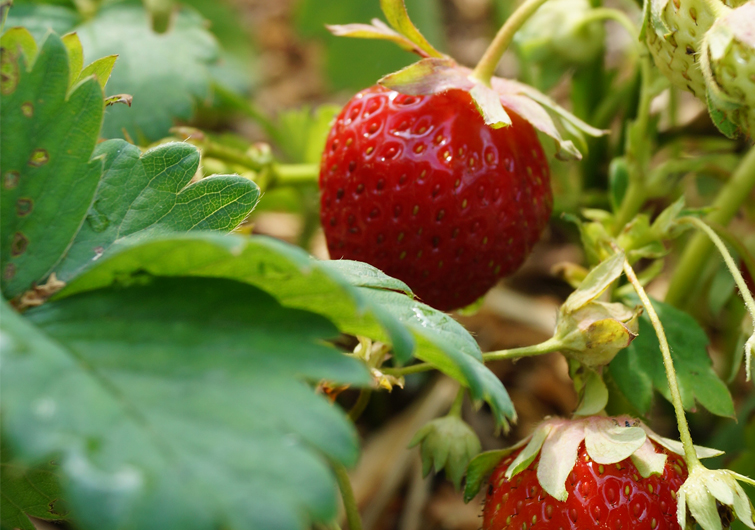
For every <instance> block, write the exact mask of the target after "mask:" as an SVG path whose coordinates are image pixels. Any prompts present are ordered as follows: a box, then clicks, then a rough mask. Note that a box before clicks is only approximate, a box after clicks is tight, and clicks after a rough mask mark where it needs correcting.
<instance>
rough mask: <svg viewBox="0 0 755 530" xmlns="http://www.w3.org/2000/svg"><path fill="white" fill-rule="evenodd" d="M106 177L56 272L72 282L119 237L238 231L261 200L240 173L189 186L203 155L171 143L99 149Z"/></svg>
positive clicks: (114, 144)
mask: <svg viewBox="0 0 755 530" xmlns="http://www.w3.org/2000/svg"><path fill="white" fill-rule="evenodd" d="M95 156H100V157H102V158H103V159H104V173H103V175H102V180H101V182H100V186H99V188H98V189H97V194H96V195H95V197H94V202H93V204H92V207H91V208H90V209H89V214H88V215H87V220H86V222H85V223H84V224H83V225H82V227H81V230H80V231H79V233H78V234H77V235H76V239H75V240H74V242H73V244H72V245H71V248H70V249H69V251H68V253H67V254H66V257H65V259H64V260H63V262H62V263H61V264H60V266H59V267H58V268H57V270H56V273H57V276H58V279H60V280H62V281H68V280H69V279H70V278H72V277H73V276H75V275H76V274H78V273H79V272H80V271H81V270H82V269H83V268H85V267H86V266H87V264H89V263H90V262H91V261H92V260H95V259H97V258H98V257H99V256H100V255H101V254H102V253H103V252H104V251H105V250H107V248H108V247H110V245H112V244H113V242H114V241H116V240H117V239H120V238H123V237H126V236H129V235H131V234H135V233H137V232H142V234H145V235H146V234H148V233H149V234H153V233H155V232H166V231H177V232H186V231H192V230H218V231H224V232H228V231H231V230H233V229H234V228H236V227H237V226H238V225H239V224H240V223H241V222H242V221H243V220H244V219H245V218H246V216H247V215H249V213H250V212H251V211H252V209H253V208H254V206H255V205H256V204H257V201H258V200H259V195H260V191H259V188H258V187H257V185H256V184H255V183H254V182H252V181H250V180H248V179H245V178H243V177H239V176H235V175H215V176H212V177H208V178H205V179H202V180H200V181H198V182H195V183H193V184H191V185H189V182H190V181H191V179H192V177H193V176H194V174H195V173H196V171H197V168H198V167H199V152H198V151H197V149H196V148H195V147H194V146H192V145H190V144H185V143H177V142H175V143H168V144H163V145H160V146H158V147H155V148H154V149H150V150H149V151H147V152H145V153H144V154H142V153H141V151H140V150H139V148H138V147H136V146H133V145H131V144H129V143H128V142H126V141H124V140H110V141H108V142H104V143H102V144H100V145H98V146H97V149H95Z"/></svg>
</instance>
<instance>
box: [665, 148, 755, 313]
mask: <svg viewBox="0 0 755 530" xmlns="http://www.w3.org/2000/svg"><path fill="white" fill-rule="evenodd" d="M753 187H755V147H751V148H750V151H749V152H748V153H747V155H745V157H744V158H743V159H742V162H741V163H740V164H739V167H737V169H736V171H735V172H734V174H733V175H732V176H731V178H730V179H729V181H728V182H727V183H726V185H725V186H724V187H723V188H722V189H721V191H720V192H719V194H718V197H716V200H715V201H713V204H712V207H713V208H714V211H713V212H711V213H710V214H709V215H708V216H706V218H705V220H706V221H707V222H709V223H714V224H719V225H722V226H726V225H728V224H729V221H731V220H732V219H733V218H734V215H735V214H736V213H737V211H738V210H739V207H740V206H741V205H742V203H743V202H744V201H745V200H747V198H748V197H749V196H750V193H751V191H752V189H753ZM712 246H713V244H712V243H711V241H710V240H709V239H708V238H707V237H706V236H705V234H695V236H694V237H692V239H691V240H690V241H689V243H687V246H686V248H685V249H684V252H683V253H682V256H681V258H680V259H679V265H678V266H677V268H676V270H675V271H674V275H673V276H672V278H671V283H670V284H669V288H668V292H667V293H666V303H668V304H671V305H673V306H677V307H679V306H682V305H683V304H684V303H685V302H686V301H687V297H688V296H689V295H690V293H691V292H692V291H693V290H694V289H692V287H693V286H694V285H695V280H696V279H697V277H698V276H699V274H700V271H701V270H702V269H703V267H704V266H705V263H706V262H707V260H708V257H709V256H710V251H711V247H712Z"/></svg>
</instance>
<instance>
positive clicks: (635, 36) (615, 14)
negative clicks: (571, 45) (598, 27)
mask: <svg viewBox="0 0 755 530" xmlns="http://www.w3.org/2000/svg"><path fill="white" fill-rule="evenodd" d="M596 20H613V21H614V22H618V23H619V25H621V27H623V28H624V29H625V30H627V32H628V33H629V35H630V36H631V37H632V41H633V42H636V44H637V47H638V49H641V48H642V44H641V43H640V39H639V31H638V30H637V26H636V25H635V24H634V22H632V20H631V19H630V18H629V17H628V16H627V15H626V14H625V13H624V12H623V11H619V10H618V9H613V8H610V7H596V8H594V9H591V10H590V11H588V12H587V14H586V15H585V16H584V17H582V19H581V20H580V21H579V26H577V28H581V27H582V26H585V25H587V24H589V23H590V22H593V21H596Z"/></svg>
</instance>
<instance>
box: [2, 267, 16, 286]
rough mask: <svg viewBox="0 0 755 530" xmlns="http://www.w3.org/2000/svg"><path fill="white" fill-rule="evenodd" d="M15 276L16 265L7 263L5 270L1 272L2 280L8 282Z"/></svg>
mask: <svg viewBox="0 0 755 530" xmlns="http://www.w3.org/2000/svg"><path fill="white" fill-rule="evenodd" d="M15 275H16V264H15V263H8V264H7V265H6V266H5V270H3V280H5V281H6V282H9V281H11V280H12V279H13V277H14V276H15Z"/></svg>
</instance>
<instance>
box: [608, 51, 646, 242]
mask: <svg viewBox="0 0 755 530" xmlns="http://www.w3.org/2000/svg"><path fill="white" fill-rule="evenodd" d="M640 73H641V75H642V85H641V88H640V103H639V107H638V109H637V119H636V120H635V121H634V122H633V123H632V124H631V125H630V126H629V127H630V130H629V134H628V135H627V149H626V158H627V169H628V171H629V186H628V187H627V192H626V194H625V195H624V199H623V200H622V201H621V206H620V207H619V211H618V212H617V213H616V220H615V224H614V230H613V232H614V235H618V234H619V232H621V230H622V229H623V228H624V226H625V225H626V224H627V223H628V222H629V221H631V220H632V219H633V218H634V216H635V215H637V212H639V211H640V209H641V208H642V205H643V204H644V203H645V199H646V198H647V193H646V190H645V175H646V174H647V173H648V171H647V166H648V159H649V153H650V142H651V140H650V138H649V134H648V125H649V123H650V103H651V101H652V100H653V95H654V94H653V91H652V87H651V79H652V75H653V72H652V65H651V64H650V58H649V57H648V56H647V55H645V56H643V57H642V59H641V60H640Z"/></svg>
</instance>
